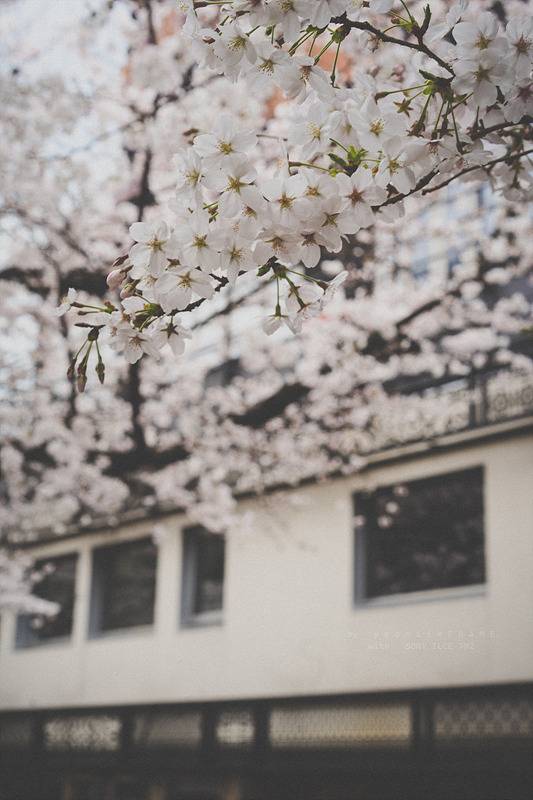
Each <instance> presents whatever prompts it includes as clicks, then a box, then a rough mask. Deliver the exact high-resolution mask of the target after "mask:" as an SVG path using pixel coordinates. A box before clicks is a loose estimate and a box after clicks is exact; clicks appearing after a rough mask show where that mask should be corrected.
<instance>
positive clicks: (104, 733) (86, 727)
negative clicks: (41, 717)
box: [44, 714, 122, 752]
mask: <svg viewBox="0 0 533 800" xmlns="http://www.w3.org/2000/svg"><path fill="white" fill-rule="evenodd" d="M121 727H122V723H121V721H120V719H119V718H118V717H113V716H106V715H96V714H95V715H89V714H87V715H83V716H82V715H80V716H72V717H71V716H68V717H53V718H52V719H49V720H48V721H47V722H46V723H45V725H44V746H45V748H46V749H47V750H83V751H87V750H93V751H95V752H98V751H112V750H118V748H119V746H120V732H121Z"/></svg>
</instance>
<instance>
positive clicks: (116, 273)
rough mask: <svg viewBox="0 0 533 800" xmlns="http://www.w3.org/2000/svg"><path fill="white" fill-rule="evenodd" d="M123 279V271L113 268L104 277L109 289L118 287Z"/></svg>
mask: <svg viewBox="0 0 533 800" xmlns="http://www.w3.org/2000/svg"><path fill="white" fill-rule="evenodd" d="M123 280H124V273H123V271H122V270H121V269H113V270H111V272H110V273H109V275H108V276H107V278H106V283H107V285H108V286H109V288H110V289H118V287H119V286H120V284H121V283H122V281H123Z"/></svg>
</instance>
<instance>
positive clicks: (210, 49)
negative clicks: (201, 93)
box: [62, 0, 533, 388]
mask: <svg viewBox="0 0 533 800" xmlns="http://www.w3.org/2000/svg"><path fill="white" fill-rule="evenodd" d="M216 5H217V8H218V6H219V4H216ZM195 6H196V7H195ZM396 6H397V8H396ZM181 7H182V10H183V11H184V12H185V14H186V22H185V26H184V30H185V31H186V33H187V34H188V35H189V36H190V37H191V40H192V44H193V47H194V54H195V57H196V58H197V59H198V61H199V62H200V63H201V64H202V65H204V66H206V67H208V68H209V69H210V70H212V71H214V72H216V73H218V74H223V75H224V76H225V77H226V78H227V79H229V80H231V81H233V82H235V81H239V83H240V85H242V91H243V92H249V93H250V94H252V95H253V93H254V92H256V91H268V90H277V91H279V90H281V91H282V92H283V94H284V97H285V102H286V103H288V104H289V105H288V108H290V116H291V121H290V124H288V125H287V126H286V135H285V136H283V137H281V136H280V138H279V141H278V143H277V145H276V147H277V153H276V154H275V156H274V157H273V158H272V159H271V163H268V162H265V161H260V160H258V158H257V147H258V137H263V136H275V134H266V133H265V132H264V129H261V130H252V129H249V128H246V127H243V126H242V124H241V123H240V121H239V120H238V119H236V118H235V117H234V116H232V115H231V114H224V115H222V116H221V117H220V119H219V120H218V122H217V123H216V124H215V126H214V127H213V128H211V129H210V130H208V131H193V132H192V136H191V141H190V142H189V143H187V145H186V146H184V147H183V148H182V149H181V150H179V152H177V154H176V156H175V169H176V175H177V192H176V198H175V200H174V202H173V203H172V204H171V208H170V213H171V214H172V218H173V219H172V225H169V224H168V223H167V222H166V221H155V222H152V223H147V222H137V223H135V224H133V225H132V226H131V228H130V233H131V236H132V238H133V239H134V241H135V244H134V245H133V247H132V248H131V250H130V252H129V256H128V257H127V258H126V257H123V258H122V259H119V260H118V263H116V264H115V265H114V269H113V271H112V272H111V274H110V275H109V277H108V285H109V286H110V288H111V289H119V288H120V290H121V291H120V295H121V303H120V306H118V307H117V306H116V305H114V304H111V303H108V304H107V305H106V306H105V307H104V308H102V309H101V310H100V312H99V314H98V316H97V317H93V319H92V323H93V327H92V328H91V330H90V333H89V335H88V338H87V343H86V349H85V351H84V355H83V357H82V359H81V361H80V362H79V364H78V367H77V375H78V383H79V385H80V388H83V386H84V383H85V379H86V378H85V374H86V364H87V357H88V354H89V353H90V351H91V349H92V345H93V343H95V345H96V348H97V349H98V338H99V335H100V333H101V330H102V328H104V329H105V331H106V332H108V333H110V335H111V340H112V344H113V346H114V347H115V348H116V349H118V350H119V351H122V350H123V351H124V354H125V356H126V358H127V360H128V361H130V362H131V363H133V362H135V361H137V360H138V359H139V358H140V357H141V356H142V355H143V353H149V354H151V355H155V356H157V354H158V352H159V351H160V350H161V348H162V347H163V346H164V345H165V344H169V345H170V346H171V348H172V350H173V351H174V353H176V354H179V353H181V352H183V350H184V346H185V340H186V339H187V338H190V335H191V334H190V332H189V331H188V330H187V328H186V327H185V326H184V325H183V324H182V319H183V317H182V316H180V315H181V314H182V313H183V312H186V311H190V310H193V309H194V308H197V307H198V305H201V304H202V303H203V302H204V301H206V300H210V299H211V298H212V297H213V296H214V295H215V293H217V292H219V291H220V290H221V289H222V288H223V287H224V286H226V285H227V284H229V285H230V286H231V285H233V284H234V283H235V281H236V279H237V278H238V277H239V276H240V275H243V274H244V273H247V272H250V271H254V272H256V273H257V275H258V277H259V278H261V279H264V280H267V281H270V282H272V284H273V285H275V292H274V297H275V300H274V302H273V306H274V308H273V313H272V314H271V315H270V316H269V317H267V318H266V319H265V320H263V328H264V330H265V331H266V332H267V333H269V334H270V333H273V332H274V331H275V330H277V329H278V328H279V327H280V326H281V325H282V324H284V323H285V324H286V325H287V326H288V327H289V328H290V329H291V330H292V331H294V332H299V331H300V330H301V327H302V323H303V322H304V321H305V320H306V319H308V318H310V317H312V316H315V315H317V314H319V313H320V312H321V310H322V309H323V307H324V305H325V304H326V303H327V301H328V299H329V298H330V297H331V295H332V294H333V292H334V291H335V289H336V288H337V286H338V285H339V284H340V283H342V282H343V280H344V278H345V274H344V273H342V274H341V275H338V276H337V277H336V278H335V279H334V280H333V281H332V282H330V283H327V282H325V281H323V280H319V279H317V278H315V277H313V275H312V274H310V272H309V271H310V270H313V268H314V267H316V265H317V264H318V263H319V261H320V259H321V257H322V255H323V254H324V253H329V254H334V253H338V252H339V251H340V250H341V248H342V246H343V241H346V240H347V239H348V238H349V237H351V236H353V235H354V234H356V233H357V232H358V231H359V230H361V229H363V228H367V227H370V226H371V225H372V224H373V223H374V221H375V219H376V216H377V215H379V217H380V219H384V220H385V221H387V220H393V219H395V218H397V217H398V215H401V214H402V203H403V200H404V198H405V197H407V196H409V195H411V194H413V193H414V192H417V191H423V192H425V193H427V192H431V191H434V190H436V189H438V188H440V186H442V185H445V184H448V183H449V182H450V181H451V180H454V179H455V178H456V177H462V176H464V177H465V178H467V179H479V178H486V177H489V179H490V180H491V182H492V183H493V185H494V187H495V188H497V189H501V190H502V191H504V192H505V193H506V194H507V196H509V197H510V198H512V199H516V198H517V197H519V196H524V195H526V194H527V193H528V192H531V185H532V181H531V170H528V169H527V165H528V164H529V163H530V159H529V156H530V155H531V153H532V152H533V151H532V150H531V149H529V150H528V149H527V136H528V126H527V121H528V119H529V117H528V115H529V114H530V113H531V111H532V93H531V86H532V84H531V64H532V59H533V21H532V20H531V18H528V17H522V18H519V17H517V18H512V19H510V20H509V21H508V23H507V25H506V27H505V28H503V27H502V26H501V24H500V23H499V21H498V19H497V18H496V17H495V16H494V15H493V14H492V13H490V12H484V13H481V14H479V13H473V12H472V13H469V10H468V3H467V2H466V0H461V1H460V2H459V3H457V4H456V5H455V6H453V7H452V8H451V9H450V10H449V11H448V13H447V15H446V17H445V19H444V20H440V21H438V20H437V21H436V22H435V21H434V20H433V18H432V13H431V10H430V7H429V6H427V7H425V9H424V10H423V17H422V15H421V14H420V15H419V18H416V17H415V16H414V14H413V12H412V11H411V10H410V9H409V8H408V6H406V5H405V4H404V3H403V2H401V3H399V4H396V3H394V2H391V1H390V0H371V2H364V3H362V2H357V0H320V2H315V0H291V2H282V1H281V0H262V1H261V0H235V1H234V2H228V3H226V4H223V6H222V7H220V11H219V13H218V15H217V16H216V17H215V18H214V20H213V14H212V11H213V6H212V4H210V3H203V2H198V3H193V2H192V0H186V2H183V3H181ZM205 7H208V9H209V17H208V21H209V23H210V24H209V27H206V23H205V21H204V22H202V19H201V14H202V9H203V8H205ZM391 31H394V32H395V34H398V35H391V33H390V32H391ZM353 37H359V39H361V37H362V38H363V44H365V45H366V48H367V50H368V52H370V53H371V52H372V49H373V48H375V47H377V46H380V47H390V48H395V49H396V50H397V49H399V48H402V47H404V48H409V49H410V50H412V51H413V58H412V59H411V60H410V62H409V63H408V64H407V65H406V64H405V63H403V64H401V65H399V66H397V68H396V69H395V70H392V72H390V73H389V74H387V73H385V74H384V75H383V76H378V77H379V78H381V82H380V81H379V80H378V78H377V77H371V76H370V75H369V74H368V72H367V73H364V74H361V75H357V73H356V76H355V80H353V81H351V82H350V84H348V83H346V81H344V80H343V78H342V75H341V65H342V56H343V54H344V53H346V52H348V53H349V52H350V47H351V43H352V38H353ZM328 51H330V53H331V52H334V53H335V55H334V58H333V61H332V63H331V59H329V61H328V55H329V54H330V53H328ZM330 67H331V68H330ZM286 113H288V112H286ZM439 182H440V183H439ZM75 305H76V306H78V307H82V306H81V305H80V304H78V303H75ZM63 308H64V307H62V310H63ZM87 327H90V325H89V324H87ZM75 366H76V362H75V363H74V364H73V365H72V367H71V373H72V374H74V367H75ZM103 369H104V368H103V364H102V362H101V356H100V351H99V350H98V362H97V372H98V375H99V377H100V379H101V380H103V374H104V373H103Z"/></svg>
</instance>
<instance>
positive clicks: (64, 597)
mask: <svg viewBox="0 0 533 800" xmlns="http://www.w3.org/2000/svg"><path fill="white" fill-rule="evenodd" d="M77 560H78V556H77V555H76V554H73V555H68V556H61V557H59V558H49V559H43V560H40V561H37V562H36V564H35V571H36V572H37V573H39V574H40V575H42V579H41V580H39V581H38V582H37V583H36V584H35V586H34V588H33V593H34V594H35V595H36V596H37V597H41V598H42V599H43V600H50V601H52V602H54V603H58V604H59V610H58V612H57V614H54V615H53V616H44V615H42V614H24V615H21V616H20V617H19V619H18V623H17V644H18V645H19V646H22V647H24V646H29V645H32V644H38V643H39V642H44V641H48V640H49V639H58V638H62V637H66V636H70V634H71V632H72V617H73V612H74V589H75V582H76V563H77Z"/></svg>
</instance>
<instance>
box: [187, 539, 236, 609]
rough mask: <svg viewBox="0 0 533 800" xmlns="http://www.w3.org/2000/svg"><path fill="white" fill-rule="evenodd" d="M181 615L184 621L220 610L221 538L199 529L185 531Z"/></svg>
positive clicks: (222, 572)
mask: <svg viewBox="0 0 533 800" xmlns="http://www.w3.org/2000/svg"><path fill="white" fill-rule="evenodd" d="M183 545H184V547H183V584H182V616H183V620H184V622H187V621H189V620H191V619H194V617H195V616H198V615H201V614H206V613H208V612H213V611H220V610H221V609H222V606H223V589H224V551H225V542H224V537H223V536H221V535H219V534H212V533H208V532H207V531H205V530H204V529H202V528H193V529H189V530H187V531H185V535H184V540H183Z"/></svg>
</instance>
